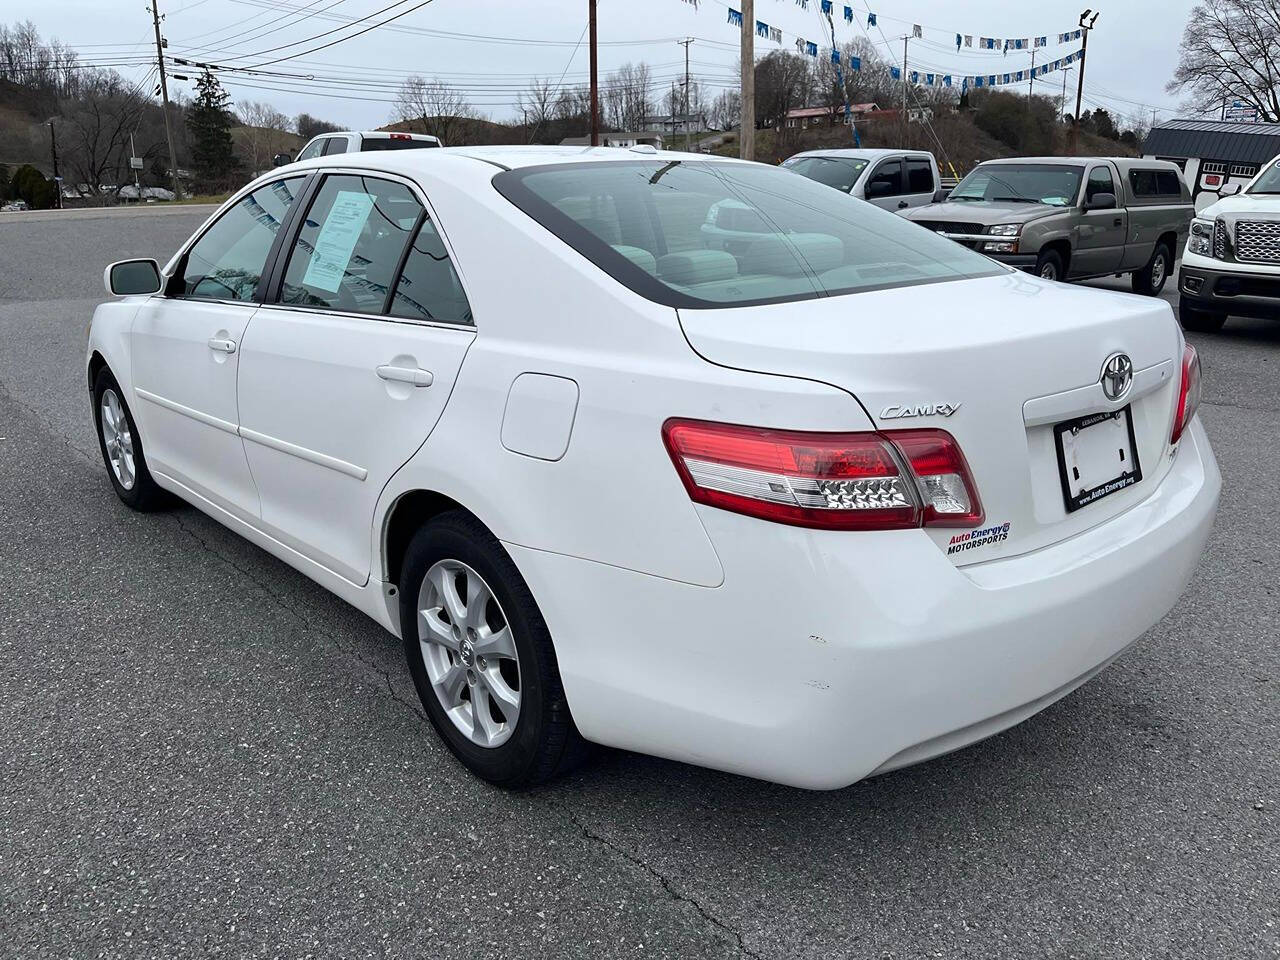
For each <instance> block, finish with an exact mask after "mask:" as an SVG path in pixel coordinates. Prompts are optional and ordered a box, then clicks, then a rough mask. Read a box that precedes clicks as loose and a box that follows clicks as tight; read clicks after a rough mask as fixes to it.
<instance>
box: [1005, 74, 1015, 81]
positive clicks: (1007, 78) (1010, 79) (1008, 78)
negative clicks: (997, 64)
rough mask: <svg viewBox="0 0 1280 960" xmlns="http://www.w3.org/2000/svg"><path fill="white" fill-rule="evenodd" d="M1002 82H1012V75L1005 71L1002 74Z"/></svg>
mask: <svg viewBox="0 0 1280 960" xmlns="http://www.w3.org/2000/svg"><path fill="white" fill-rule="evenodd" d="M1004 82H1005V83H1012V82H1013V77H1011V76H1010V75H1009V74H1007V73H1006V74H1005V75H1004Z"/></svg>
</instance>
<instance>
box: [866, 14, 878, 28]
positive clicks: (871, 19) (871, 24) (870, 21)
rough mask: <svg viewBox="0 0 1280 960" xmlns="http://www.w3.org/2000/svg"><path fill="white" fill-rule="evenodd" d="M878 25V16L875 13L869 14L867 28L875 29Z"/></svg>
mask: <svg viewBox="0 0 1280 960" xmlns="http://www.w3.org/2000/svg"><path fill="white" fill-rule="evenodd" d="M875 25H876V15H875V14H874V13H868V14H867V26H868V27H874V26H875Z"/></svg>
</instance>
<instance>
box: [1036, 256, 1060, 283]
mask: <svg viewBox="0 0 1280 960" xmlns="http://www.w3.org/2000/svg"><path fill="white" fill-rule="evenodd" d="M1062 275H1063V267H1062V257H1061V255H1060V254H1059V253H1058V251H1056V250H1045V251H1044V252H1042V253H1041V254H1040V256H1039V257H1037V258H1036V276H1037V277H1039V278H1040V279H1042V280H1061V279H1062V278H1063V276H1062Z"/></svg>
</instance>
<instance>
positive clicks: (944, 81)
mask: <svg viewBox="0 0 1280 960" xmlns="http://www.w3.org/2000/svg"><path fill="white" fill-rule="evenodd" d="M942 85H943V86H944V87H949V86H951V74H949V73H948V74H947V75H946V76H945V77H943V78H942Z"/></svg>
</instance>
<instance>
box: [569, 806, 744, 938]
mask: <svg viewBox="0 0 1280 960" xmlns="http://www.w3.org/2000/svg"><path fill="white" fill-rule="evenodd" d="M546 803H547V806H549V807H550V808H551V809H553V810H559V811H561V812H563V813H564V814H565V815H566V816H567V817H568V818H569V820H570V821H572V823H573V825H574V826H576V827H577V828H578V829H579V830H581V831H582V836H583V837H584V838H585V839H587V840H590V841H592V842H594V843H596V844H598V845H599V846H602V847H604V848H605V849H607V850H610V851H612V852H613V853H615V854H617V855H618V856H620V857H622V858H623V859H624V860H626V861H627V862H628V863H630V864H632V865H634V866H637V867H639V868H640V869H641V870H643V871H644V872H645V873H647V874H648V875H649V876H651V877H652V878H653V879H655V880H657V881H658V883H659V884H660V885H661V886H662V889H663V890H664V891H665V892H666V894H667V896H668V897H670V898H671V899H672V900H674V901H676V902H677V903H683V904H688V905H689V906H691V907H692V908H693V909H694V910H695V911H696V912H697V914H698V916H700V917H702V919H703V920H705V921H706V922H707V923H708V924H710V925H711V926H712V927H714V928H715V929H716V930H717V931H718V932H720V933H721V934H723V935H724V936H725V937H727V938H728V939H729V940H731V941H732V942H733V945H734V946H735V947H737V949H738V952H739V953H741V954H743V955H744V956H748V957H757V958H760V957H763V956H764V955H763V954H760V953H756V952H755V951H754V950H752V949H751V948H749V947H748V946H747V944H746V941H745V940H744V939H743V936H742V934H741V933H739V932H738V931H737V930H735V929H733V927H731V926H729V925H728V924H727V923H725V922H724V921H723V920H721V919H720V918H719V917H717V916H716V915H715V914H713V913H712V912H711V911H710V910H708V909H707V908H706V907H705V906H703V904H702V902H701V901H700V900H698V898H697V897H695V896H693V895H692V894H688V893H684V892H682V891H680V890H679V889H677V888H676V885H675V883H674V882H673V881H672V880H671V878H670V877H668V876H667V875H666V874H664V873H662V871H660V870H658V869H656V868H655V867H653V866H651V865H650V864H649V862H648V861H646V860H645V859H644V858H643V857H641V856H640V855H639V854H636V853H632V852H631V851H630V850H628V849H627V848H626V847H624V846H621V845H620V844H618V843H615V842H614V841H613V840H610V839H609V838H608V837H606V836H604V835H603V834H600V833H597V832H596V831H595V830H593V829H591V827H589V826H588V825H587V824H586V823H584V822H583V821H582V819H581V818H580V817H579V816H578V814H577V813H576V812H574V810H573V808H572V807H570V806H569V805H567V804H563V803H556V802H554V801H552V800H547V801H546Z"/></svg>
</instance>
